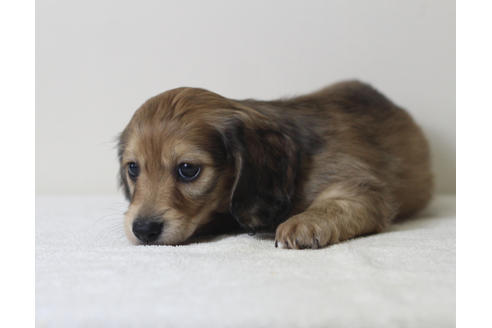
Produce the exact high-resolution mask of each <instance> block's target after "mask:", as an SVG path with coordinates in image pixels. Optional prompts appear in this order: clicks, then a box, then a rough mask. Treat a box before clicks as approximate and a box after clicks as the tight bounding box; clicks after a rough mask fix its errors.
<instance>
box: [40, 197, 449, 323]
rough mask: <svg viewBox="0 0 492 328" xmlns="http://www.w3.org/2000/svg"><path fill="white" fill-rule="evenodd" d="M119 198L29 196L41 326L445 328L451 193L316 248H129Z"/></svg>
mask: <svg viewBox="0 0 492 328" xmlns="http://www.w3.org/2000/svg"><path fill="white" fill-rule="evenodd" d="M125 207H126V202H125V201H124V200H123V199H122V198H120V197H116V196H98V197H96V196H90V197H88V196H81V197H75V196H73V197H68V196H62V197H52V196H38V197H37V200H36V323H37V326H38V327H199V326H200V327H282V328H286V327H378V328H379V327H433V328H436V327H451V326H454V325H455V304H456V299H455V281H456V277H455V272H456V270H455V267H456V260H455V248H456V247H455V245H456V236H455V231H456V230H455V223H456V221H455V197H454V196H440V197H436V199H435V200H434V202H433V203H432V204H431V206H429V208H428V209H427V210H425V211H424V212H423V213H422V214H421V215H419V217H418V218H416V219H413V220H411V221H406V222H404V223H399V224H395V225H393V226H392V227H391V228H390V229H388V230H387V231H386V232H384V233H380V234H378V235H373V236H368V237H364V238H357V239H354V240H351V241H348V242H344V243H341V244H338V245H334V246H330V247H328V248H325V249H320V250H284V249H278V248H275V247H274V243H273V240H272V239H271V237H270V236H269V235H256V236H248V235H246V234H241V235H235V236H234V235H231V236H218V237H217V238H215V239H213V240H209V241H205V242H201V243H195V244H191V245H186V246H177V247H173V246H131V245H129V244H128V242H127V241H126V239H125V236H124V233H123V230H122V213H123V212H124V210H125Z"/></svg>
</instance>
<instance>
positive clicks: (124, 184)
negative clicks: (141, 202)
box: [117, 129, 131, 201]
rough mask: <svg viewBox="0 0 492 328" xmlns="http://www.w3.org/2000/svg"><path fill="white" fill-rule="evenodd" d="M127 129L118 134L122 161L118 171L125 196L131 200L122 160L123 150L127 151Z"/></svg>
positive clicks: (119, 156) (119, 152)
mask: <svg viewBox="0 0 492 328" xmlns="http://www.w3.org/2000/svg"><path fill="white" fill-rule="evenodd" d="M125 132H126V129H125V130H124V131H123V132H122V133H121V134H120V135H119V136H118V139H117V140H118V161H119V163H120V169H119V172H118V180H119V182H120V187H121V188H122V189H123V194H124V195H125V198H126V199H127V200H128V201H130V200H131V196H130V187H129V186H128V181H127V179H126V170H125V168H124V167H123V165H122V163H121V161H122V158H123V152H124V151H125V145H126V133H125Z"/></svg>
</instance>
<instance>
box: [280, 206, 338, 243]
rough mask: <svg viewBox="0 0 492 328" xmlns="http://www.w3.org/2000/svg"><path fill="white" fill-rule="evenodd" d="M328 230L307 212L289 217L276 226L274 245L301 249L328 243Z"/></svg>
mask: <svg viewBox="0 0 492 328" xmlns="http://www.w3.org/2000/svg"><path fill="white" fill-rule="evenodd" d="M328 235H329V230H328V227H326V224H323V223H322V222H319V219H317V218H313V217H311V216H310V215H309V214H307V213H301V214H298V215H296V216H293V217H291V218H290V219H288V220H287V221H285V222H284V223H282V224H280V225H279V226H278V227H277V231H276V233H275V247H277V246H278V245H280V246H281V247H283V248H293V249H303V248H313V249H316V248H320V247H324V246H326V245H328V241H329V236H328Z"/></svg>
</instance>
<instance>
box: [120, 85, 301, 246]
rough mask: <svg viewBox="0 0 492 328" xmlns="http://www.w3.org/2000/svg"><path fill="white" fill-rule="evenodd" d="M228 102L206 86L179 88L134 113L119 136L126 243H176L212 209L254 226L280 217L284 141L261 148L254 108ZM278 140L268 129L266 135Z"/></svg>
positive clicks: (210, 215)
mask: <svg viewBox="0 0 492 328" xmlns="http://www.w3.org/2000/svg"><path fill="white" fill-rule="evenodd" d="M233 106H234V105H233V103H231V102H230V101H229V100H227V99H226V98H223V97H220V96H218V95H216V94H213V93H211V92H208V91H205V90H201V89H190V88H181V89H174V90H171V91H168V92H165V93H163V94H161V95H158V96H156V97H154V98H151V99H150V100H149V101H147V102H146V103H145V104H144V105H142V107H141V108H140V109H139V110H138V111H137V112H136V113H135V115H134V116H133V118H132V119H131V121H130V123H129V124H128V126H127V127H126V128H125V130H124V131H123V133H122V135H121V138H120V143H119V159H120V180H121V185H122V186H123V189H124V192H125V195H126V197H127V198H128V199H129V200H130V206H129V208H128V211H127V212H126V214H125V230H126V234H127V236H128V238H129V240H130V241H131V242H133V243H135V244H141V243H144V244H179V243H182V242H184V241H186V240H187V239H188V238H189V237H190V236H192V235H193V233H194V232H195V231H197V229H199V228H200V227H201V226H203V225H205V224H206V223H208V222H209V221H210V220H212V219H213V217H214V215H215V214H217V213H229V214H232V216H233V217H234V218H235V219H236V220H237V221H238V222H239V223H240V224H241V225H243V226H244V227H246V228H248V229H254V228H255V227H259V226H263V225H265V224H264V223H265V222H266V221H268V219H269V217H275V216H278V214H279V213H278V209H277V208H276V207H282V209H283V210H285V208H287V207H288V206H286V204H285V199H290V196H291V195H284V193H285V190H287V189H288V188H287V187H286V184H285V182H283V181H276V180H278V178H280V176H284V173H286V172H283V173H282V174H280V173H279V172H278V165H279V162H278V161H279V158H281V157H282V154H279V153H278V149H283V148H285V145H284V144H278V145H276V147H275V149H273V148H270V149H268V148H265V147H266V146H267V144H268V143H267V142H265V141H264V140H263V141H262V140H258V139H257V137H256V136H257V131H255V128H254V127H253V125H254V121H255V119H254V118H253V119H252V118H251V117H253V116H254V115H253V114H252V115H249V116H247V115H246V114H245V112H244V111H237V110H235V109H233ZM246 112H247V110H246ZM238 113H239V114H238ZM232 122H235V124H232ZM237 123H239V124H237ZM238 126H240V127H241V128H240V133H238ZM238 135H240V137H238ZM248 135H251V138H249V139H250V140H245V139H247V138H248ZM277 139H278V138H277V137H276V136H275V134H273V135H272V134H271V133H270V132H269V133H268V135H266V137H265V140H274V141H275V140H277ZM277 141H278V140H277ZM277 143H278V142H277ZM251 147H253V148H254V149H249V150H248V148H251ZM277 148H278V149H277ZM250 153H254V154H255V155H254V157H255V158H252V156H251V155H250ZM279 156H280V157H279ZM269 159H272V161H271V163H270V162H269ZM275 161H277V162H275ZM258 163H260V164H259V165H262V169H261V172H260V169H259V168H258V165H257V164H258ZM284 164H285V163H280V165H282V166H285V165H284ZM268 165H270V166H271V171H269V169H268ZM287 173H288V172H287ZM262 185H264V186H265V187H267V188H268V190H262ZM263 189H264V188H263ZM258 199H267V200H268V201H271V203H270V204H266V203H265V204H264V203H261V201H260V200H258ZM287 205H288V204H287Z"/></svg>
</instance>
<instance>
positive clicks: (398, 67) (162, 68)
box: [36, 0, 456, 194]
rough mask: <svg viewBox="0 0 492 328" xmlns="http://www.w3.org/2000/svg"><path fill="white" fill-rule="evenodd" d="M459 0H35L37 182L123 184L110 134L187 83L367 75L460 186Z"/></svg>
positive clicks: (281, 91)
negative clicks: (407, 116)
mask: <svg viewBox="0 0 492 328" xmlns="http://www.w3.org/2000/svg"><path fill="white" fill-rule="evenodd" d="M455 60H456V55H455V3H454V1H450V0H433V1H431V0H428V1H423V0H412V1H407V0H406V1H395V0H387V1H383V0H373V1H365V0H359V1H355V0H350V1H348V0H331V1H295V0H294V1H292V0H289V1H286V0H283V1H280V0H279V1H259V0H248V1H225V0H224V1H219V0H213V1H212V0H208V1H122V0H104V1H102V0H84V1H67V0H65V1H54V0H38V1H37V2H36V191H37V193H52V194H59V193H113V192H117V183H116V172H117V161H116V150H115V148H114V146H115V143H114V139H115V137H116V136H117V134H118V133H119V132H120V131H121V130H122V129H123V128H124V126H125V124H126V123H127V122H128V120H129V119H130V117H131V115H132V113H133V112H134V111H135V109H137V107H138V106H139V105H140V104H141V103H143V102H144V101H145V100H146V99H147V98H149V97H150V96H153V95H154V94H156V93H158V92H161V91H164V90H166V89H170V88H174V87H178V86H196V87H203V88H207V89H210V90H213V91H215V92H218V93H220V94H222V95H224V96H226V97H231V98H248V97H253V98H263V99H271V98H275V97H279V96H285V95H295V94H298V93H303V92H309V91H313V90H315V89H318V88H320V87H322V86H324V85H327V84H329V83H332V82H335V81H338V80H342V79H348V78H358V79H361V80H363V81H366V82H369V83H371V84H373V85H374V86H375V87H376V88H378V89H379V90H381V91H382V92H383V93H385V94H386V95H387V96H388V97H389V98H390V99H392V100H393V101H395V102H396V103H397V104H399V105H401V106H403V107H405V108H407V109H408V110H409V111H410V112H411V113H412V114H413V116H414V117H415V119H416V120H417V121H418V122H419V123H420V125H421V126H422V127H423V128H424V131H425V133H426V134H427V136H428V137H429V139H430V141H431V147H432V152H433V165H434V171H435V175H436V183H437V190H438V191H439V192H447V193H454V192H455V181H456V179H455V170H456V164H455V163H456V161H455V152H456V143H455V139H456V132H455V131H456V129H455V127H456V115H455V82H456V78H455V71H456V70H455Z"/></svg>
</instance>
